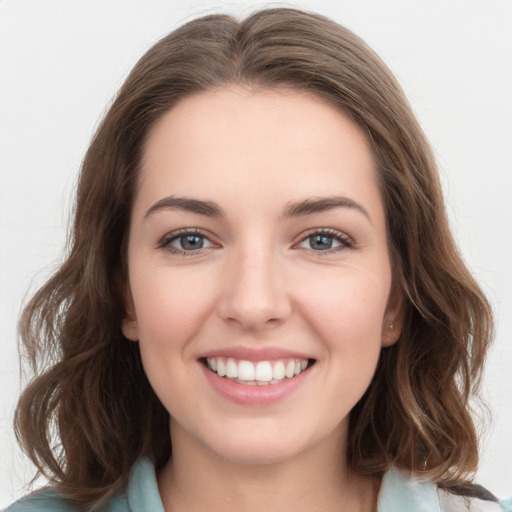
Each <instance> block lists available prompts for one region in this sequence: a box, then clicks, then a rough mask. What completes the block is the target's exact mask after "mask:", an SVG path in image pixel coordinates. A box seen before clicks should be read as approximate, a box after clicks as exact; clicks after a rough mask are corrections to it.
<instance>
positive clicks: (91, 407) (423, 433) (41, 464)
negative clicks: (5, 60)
mask: <svg viewBox="0 0 512 512" xmlns="http://www.w3.org/2000/svg"><path fill="white" fill-rule="evenodd" d="M233 83H235V84H243V85H247V86H252V87H259V88H274V87H288V88H295V89H300V90H305V91H310V92H311V93H313V94H315V95H317V96H319V97H322V98H324V99H326V100H327V101H329V102H330V103H331V104H332V105H334V106H335V107H336V108H339V109H341V111H343V112H344V113H345V114H346V115H348V116H350V118H351V119H352V120H353V121H354V122H356V123H357V124H358V125H359V126H360V127H362V129H363V130H364V131H365V132H366V133H367V135H368V138H369V140H370V142H371V146H372V148H373V151H374V154H375V157H376V161H377V167H378V180H379V185H380V189H381V193H382V197H383V201H384V204H385V209H386V213H387V222H388V232H389V245H390V254H391V259H392V266H393V272H394V281H395V286H396V287H397V289H398V290H400V291H401V292H402V294H403V297H404V303H405V305H404V307H405V320H404V327H403V330H402V335H401V338H400V340H399V341H398V343H396V344H395V345H393V346H391V347H389V348H385V349H383V350H382V354H381V357H380V361H379V364H378V367H377V371H376V374H375V377H374V379H373V382H372V384H371V385H370V387H369V389H368V390H367V392H366V393H365V395H364V397H363V398H362V399H361V400H360V402H359V403H358V404H357V405H356V407H355V408H354V409H353V411H352V412H351V417H350V431H349V442H348V446H349V452H348V463H349V464H350V466H351V467H352V468H353V469H354V470H356V471H358V472H361V473H365V474H373V475H381V474H382V473H383V472H384V471H385V470H386V469H387V468H388V467H389V466H390V465H393V464H395V465H398V466H400V467H404V468H409V469H410V470H412V471H415V472H424V473H425V474H426V475H427V476H429V477H431V478H432V479H433V480H434V481H436V482H438V483H440V484H442V485H444V486H446V487H448V488H450V487H452V488H455V486H460V485H461V484H464V483H465V482H466V481H467V480H468V478H469V477H470V476H471V473H472V472H474V471H475V469H476V467H477V461H478V453H477V441H478V439H477V434H476V431H475V427H474V424H473V421H472V419H471V416H470V405H469V400H470V398H471V397H472V396H473V394H474V393H475V392H476V391H477V389H478V385H479V381H480V375H481V370H482V365H483V362H484V357H485V353H486V350H487V348H488V345H489V343H490V339H491V334H492V316H491V312H490V308H489V305H488V303H487V301H486V299H485V297H484V296H483V294H482V292H481V291H480V289H479V287H478V285H477V284H476V283H475V281H474V279H473V278H472V276H471V275H470V273H469V272H468V270H467V268H466V267H465V265H464V263H463V262H462V260H461V257H460V255H459V253H458V251H457V248H456V246H455V244H454V241H453V238H452V235H451V233H450V229H449V226H448V222H447V217H446V212H445V209H444V205H443V197H442V192H441V188H440V184H439V180H438V174H437V170H436V165H435V161H434V158H433V156H432V152H431V150H430V148H429V145H428V143H427V141H426V139H425V136H424V134H423V132H422V131H421V129H420V127H419V125H418V123H417V121H416V119H415V118H414V115H413V113H412V112H411V109H410V107H409V105H408V103H407V100H406V99H405V97H404V95H403V93H402V91H401V88H400V86H399V85H398V84H397V82H396V81H395V79H394V77H393V76H392V74H391V72H390V71H389V70H388V69H387V67H386V66H385V65H384V64H383V63H382V61H381V60H380V59H379V58H378V57H377V56H376V55H375V54H374V53H373V51H372V50H370V49H369V48H368V46H366V44H365V43H364V42H363V41H361V39H359V38H358V37H356V36H355V35H354V34H352V33H351V32H350V31H349V30H347V29H345V28H343V27H341V26H339V25H337V24H336V23H334V22H333V21H330V20H328V19H326V18H323V17H321V16H318V15H314V14H309V13H305V12H301V11H297V10H294V9H269V10H263V11H260V12H256V13H254V14H252V15H251V16H249V17H248V18H246V19H244V20H242V21H238V20H236V19H234V18H233V17H230V16H225V15H212V16H206V17H204V18H201V19H196V20H194V21H191V22H189V23H187V24H186V25H184V26H182V27H181V28H179V29H177V30H176V31H174V32H172V33H171V34H170V35H168V36H167V37H165V38H164V39H162V40H161V41H160V42H158V43H157V44H156V45H155V46H154V47H153V48H151V49H150V50H149V51H148V52H147V53H146V54H145V55H144V56H143V57H142V58H141V60H140V61H139V62H138V63H137V65H136V66H135V68H134V69H133V71H132V72H131V74H130V75H129V77H128V78H127V80H126V82H125V83H124V85H123V86H122V88H121V90H120V92H119V94H118V96H117V97H116V99H115V101H114V102H113V104H112V106H111V108H110V110H109V111H108V113H107V115H106V117H105V118H104V120H103V122H102V124H101V125H100V127H99V129H98V130H97V133H96V135H95V137H94V139H93V141H92V143H91V145H90V148H89V150H88V151H87V154H86V157H85V160H84V162H83V167H82V171H81V176H80V181H79V185H78V193H77V202H76V210H75V218H74V225H73V231H72V234H71V240H70V250H69V255H68V257H67V259H66V261H65V262H64V263H63V264H62V266H61V267H60V269H59V270H58V271H57V272H56V273H55V275H54V276H53V277H52V278H51V279H50V280H49V281H48V282H47V283H46V284H45V285H44V286H43V287H42V288H41V289H40V290H39V291H38V292H37V293H36V295H35V296H34V298H33V299H32V300H31V302H30V303H29V304H28V305H27V307H26V309H25V311H24V313H23V315H22V318H21V324H20V325H21V336H22V340H23V343H24V345H25V348H26V351H27V354H28V356H29V360H30V361H31V363H32V365H33V367H34V370H35V371H36V373H37V374H38V375H37V376H36V377H35V378H34V379H33V380H32V382H31V383H30V384H29V386H28V387H27V389H26V390H25V391H24V393H23V395H22V397H21V398H20V401H19V404H18V409H17V413H16V419H15V424H16V432H17V435H18V438H19V440H20V442H21V443H22V445H23V447H24V449H25V451H26V452H27V454H28V456H29V457H30V458H31V459H32V461H33V462H34V463H35V464H36V466H37V467H38V469H39V471H40V472H42V473H43V474H45V475H46V476H47V477H48V478H49V479H50V482H51V484H52V485H54V486H55V487H56V488H58V489H59V490H60V491H61V492H62V493H64V494H65V495H67V496H69V497H70V499H71V501H72V503H74V504H75V505H77V506H79V507H82V508H86V507H88V506H91V505H92V504H94V503H98V502H99V500H102V499H105V497H108V496H111V495H112V494H113V493H115V492H117V491H119V490H120V489H122V488H123V487H124V486H125V485H126V481H127V475H128V472H129V470H130V468H131V466H132V465H133V463H134V462H135V460H136V459H137V458H138V457H140V456H142V455H146V456H149V457H151V458H152V459H153V460H154V462H155V465H156V467H157V468H160V467H162V466H163V465H164V464H165V462H166V461H167V460H168V458H169V457H170V455H171V445H170V439H169V432H168V421H169V416H168V413H167V412H166V411H165V409H164V408H163V406H162V405H161V403H160V402H159V400H158V399H157V397H156V396H155V394H154V392H153V391H152V389H151V387H150V385H149V383H148V381H147V379H146V376H145V374H144V371H143V369H142V364H141V359H140V354H139V350H138V345H137V344H134V343H130V342H128V341H127V340H126V339H125V338H124V337H123V335H122V333H121V322H122V319H123V317H124V315H125V311H124V306H123V297H122V293H121V291H120V290H121V283H122V282H123V279H124V275H125V271H126V268H125V267H126V261H125V251H126V237H127V233H128V229H129V216H130V209H131V204H132V201H133V195H134V193H135V187H136V181H137V173H138V168H139V163H140V159H141V153H142V151H143V149H144V144H145V138H146V136H147V134H148V130H149V129H150V128H151V127H152V126H153V125H154V123H155V121H156V120H157V119H159V118H160V116H162V115H163V114H164V113H165V112H166V111H168V110H169V109H170V108H172V106H173V105H175V104H176V103H177V102H178V101H180V100H181V99H182V98H184V97H185V96H187V95H191V94H193V93H194V92H196V91H203V90H210V89H213V88H218V87H221V86H225V85H229V84H233ZM134 420H136V421H134Z"/></svg>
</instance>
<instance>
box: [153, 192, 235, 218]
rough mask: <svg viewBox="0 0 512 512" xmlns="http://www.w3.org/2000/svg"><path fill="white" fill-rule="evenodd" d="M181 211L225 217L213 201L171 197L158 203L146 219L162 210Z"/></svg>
mask: <svg viewBox="0 0 512 512" xmlns="http://www.w3.org/2000/svg"><path fill="white" fill-rule="evenodd" d="M175 208H177V209H179V210H184V211H187V212H193V213H198V214H200V215H206V216H207V217H225V216H226V214H225V212H224V210H223V209H222V208H221V207H220V206H219V205H218V204H217V203H214V202H213V201H202V200H200V199H192V198H190V197H177V196H169V197H164V198H163V199H160V201H157V202H156V203H155V204H154V205H153V206H152V207H151V208H149V210H148V211H147V212H146V214H145V215H144V218H147V217H149V216H150V215H153V214H154V213H156V212H158V211H161V210H171V209H175Z"/></svg>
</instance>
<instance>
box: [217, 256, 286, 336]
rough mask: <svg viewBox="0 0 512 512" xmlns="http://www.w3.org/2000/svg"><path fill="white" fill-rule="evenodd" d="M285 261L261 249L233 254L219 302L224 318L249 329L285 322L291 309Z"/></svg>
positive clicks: (262, 328) (257, 329)
mask: <svg viewBox="0 0 512 512" xmlns="http://www.w3.org/2000/svg"><path fill="white" fill-rule="evenodd" d="M282 264H283V262H281V261H279V258H278V257H277V256H276V255H275V254H273V253H272V252H271V251H270V250H262V249H261V248H259V250H257V251H244V252H241V253H240V254H238V255H234V257H233V258H232V259H230V261H229V262H227V266H226V271H225V273H224V280H223V284H222V297H221V299H220V300H219V302H218V312H219V315H220V316H221V318H223V319H224V320H225V321H228V322H230V323H233V324H237V325H239V326H241V327H242V328H243V329H245V330H248V331H260V330H266V329H268V328H271V327H274V326H277V325H280V324H282V323H283V322H284V321H285V320H286V319H287V318H288V317H289V315H290V313H291V310H292V306H291V302H290V297H289V294H288V290H287V286H286V283H285V279H284V276H283V271H282Z"/></svg>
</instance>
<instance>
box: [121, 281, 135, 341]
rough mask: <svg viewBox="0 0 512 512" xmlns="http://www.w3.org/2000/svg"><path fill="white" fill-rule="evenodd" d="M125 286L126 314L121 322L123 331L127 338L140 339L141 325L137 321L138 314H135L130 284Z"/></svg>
mask: <svg viewBox="0 0 512 512" xmlns="http://www.w3.org/2000/svg"><path fill="white" fill-rule="evenodd" d="M124 288H125V291H124V294H123V295H124V307H125V316H124V318H123V320H122V322H121V331H122V332H123V334H124V336H125V338H127V339H129V340H131V341H139V326H138V323H137V316H136V315H135V307H134V305H133V298H132V292H131V290H130V286H129V285H128V284H127V285H126V286H125V287H124Z"/></svg>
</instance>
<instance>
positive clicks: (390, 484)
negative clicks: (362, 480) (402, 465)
mask: <svg viewBox="0 0 512 512" xmlns="http://www.w3.org/2000/svg"><path fill="white" fill-rule="evenodd" d="M378 512H441V506H440V504H439V495H438V493H437V487H436V485H435V484H434V483H432V482H431V481H430V480H419V479H416V478H411V477H410V476H408V474H407V473H406V472H405V471H399V470H398V469H395V468H392V469H390V470H389V471H388V472H387V473H386V474H385V475H384V477H383V478H382V485H381V489H380V493H379V505H378Z"/></svg>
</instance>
